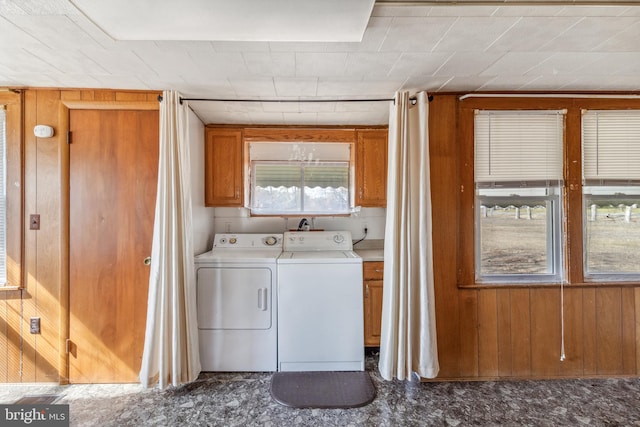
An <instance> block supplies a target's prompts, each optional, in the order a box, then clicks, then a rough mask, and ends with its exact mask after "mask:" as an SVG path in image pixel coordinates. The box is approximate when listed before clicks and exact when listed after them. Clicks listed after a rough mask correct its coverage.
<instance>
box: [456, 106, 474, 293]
mask: <svg viewBox="0 0 640 427" xmlns="http://www.w3.org/2000/svg"><path fill="white" fill-rule="evenodd" d="M473 117H474V115H473V110H470V109H460V111H459V124H458V127H459V134H458V144H459V145H460V149H459V161H458V165H459V166H458V171H459V181H458V184H459V186H458V188H457V189H456V194H457V195H458V196H459V200H460V202H459V206H458V221H459V224H460V228H459V230H458V244H459V247H458V274H457V281H458V283H459V284H461V285H467V286H468V285H473V284H475V271H474V259H475V254H474V239H475V237H474V212H473V209H474V203H475V197H474V188H473V185H474V184H473V182H474V168H473V163H474V159H473V145H474V142H473ZM469 186H471V188H469Z"/></svg>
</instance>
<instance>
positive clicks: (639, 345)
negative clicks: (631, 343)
mask: <svg viewBox="0 0 640 427" xmlns="http://www.w3.org/2000/svg"><path fill="white" fill-rule="evenodd" d="M634 301H635V310H634V314H635V320H636V326H635V330H636V375H638V374H640V288H634Z"/></svg>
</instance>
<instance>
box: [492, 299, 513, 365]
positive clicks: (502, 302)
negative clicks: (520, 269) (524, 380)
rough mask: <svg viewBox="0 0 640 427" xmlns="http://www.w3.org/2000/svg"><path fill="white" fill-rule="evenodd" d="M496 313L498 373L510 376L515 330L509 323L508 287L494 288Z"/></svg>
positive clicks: (509, 301)
mask: <svg viewBox="0 0 640 427" xmlns="http://www.w3.org/2000/svg"><path fill="white" fill-rule="evenodd" d="M496 315H497V316H498V317H497V326H498V327H497V330H496V333H497V336H498V375H499V376H500V377H510V376H511V375H513V341H512V334H513V333H514V332H515V331H513V329H512V324H511V291H510V289H498V290H496Z"/></svg>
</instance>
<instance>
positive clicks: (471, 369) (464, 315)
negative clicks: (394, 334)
mask: <svg viewBox="0 0 640 427" xmlns="http://www.w3.org/2000/svg"><path fill="white" fill-rule="evenodd" d="M458 296H459V298H460V302H459V308H460V311H459V318H460V345H459V348H460V353H459V354H452V355H449V354H442V353H441V352H440V345H439V343H438V352H439V357H440V358H441V359H447V358H449V357H456V356H457V357H458V358H459V361H460V362H459V363H460V365H459V366H460V371H459V372H460V374H459V375H460V377H462V378H475V377H478V375H479V360H478V359H479V357H478V354H479V350H478V348H479V345H480V344H479V342H478V340H479V333H478V328H479V326H478V317H479V316H478V291H477V290H467V289H461V290H460V292H458ZM436 301H437V295H436ZM449 316H451V314H449Z"/></svg>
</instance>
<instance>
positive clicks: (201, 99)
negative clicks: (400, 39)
mask: <svg viewBox="0 0 640 427" xmlns="http://www.w3.org/2000/svg"><path fill="white" fill-rule="evenodd" d="M427 99H428V100H429V102H431V101H433V95H429V96H428V97H427ZM409 100H410V101H411V103H412V104H415V103H416V100H417V98H416V97H415V96H412V97H410V98H409ZM182 101H205V102H267V103H293V102H296V103H314V102H395V99H394V98H370V99H222V98H182V97H181V98H180V103H181V104H182ZM158 102H162V95H158Z"/></svg>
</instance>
